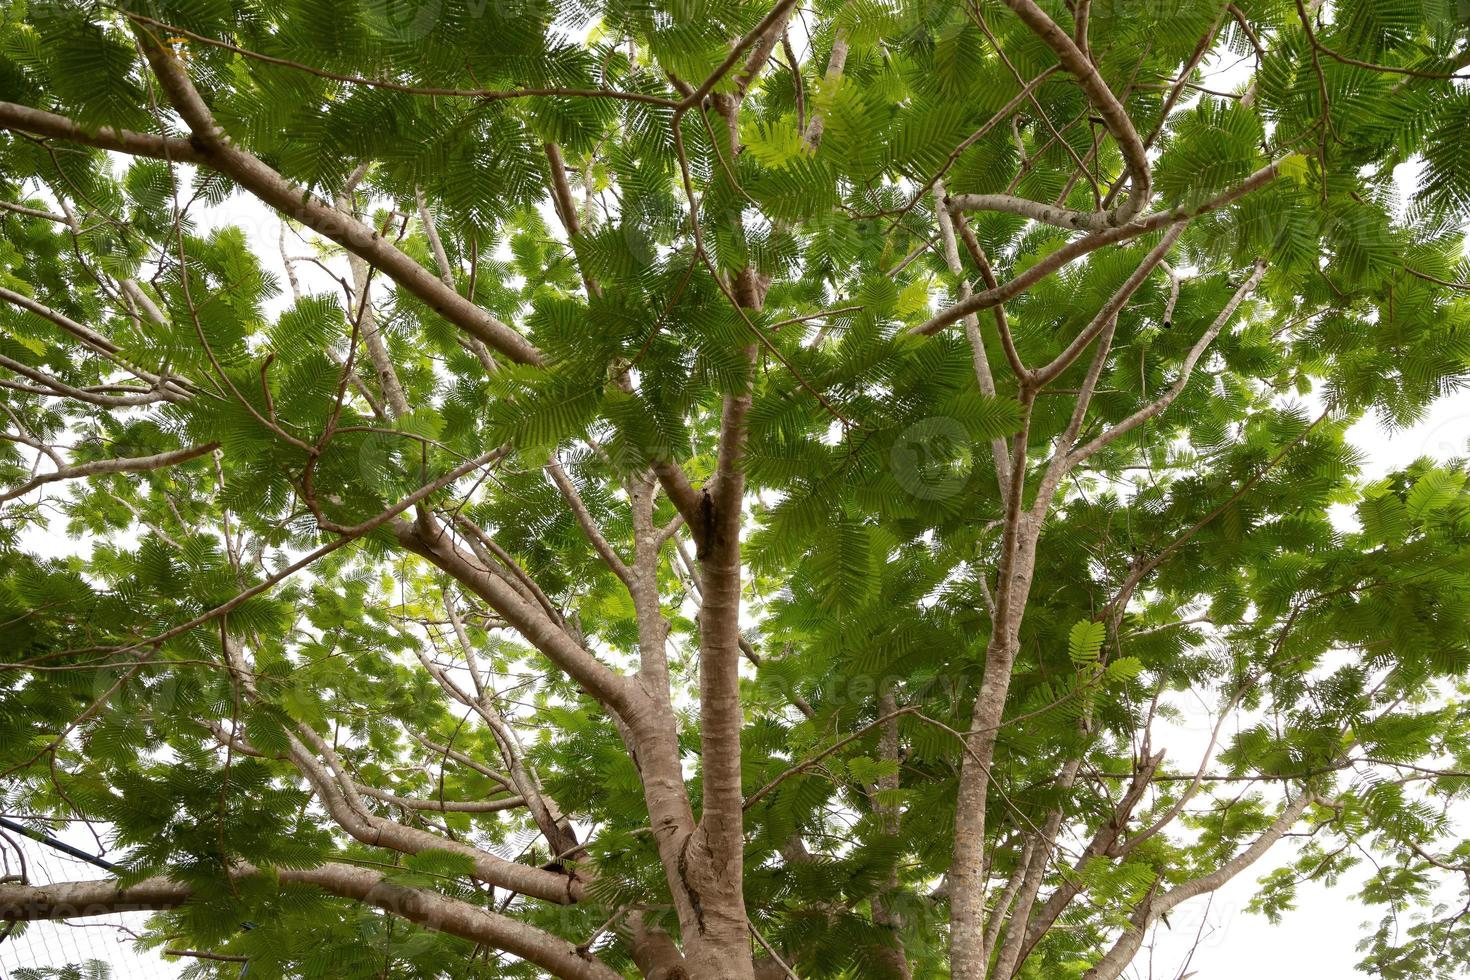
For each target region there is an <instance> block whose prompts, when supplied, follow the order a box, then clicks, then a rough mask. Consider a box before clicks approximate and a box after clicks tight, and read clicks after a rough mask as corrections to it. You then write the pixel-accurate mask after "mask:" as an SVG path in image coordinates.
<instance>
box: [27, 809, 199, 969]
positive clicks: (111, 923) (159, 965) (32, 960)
mask: <svg viewBox="0 0 1470 980" xmlns="http://www.w3.org/2000/svg"><path fill="white" fill-rule="evenodd" d="M0 834H3V838H0V877H9V876H12V875H19V876H23V878H24V880H25V881H26V882H27V883H29V884H32V885H49V884H52V883H54V882H58V881H85V880H91V879H95V878H104V877H107V871H106V870H105V869H104V868H102V867H100V866H98V865H97V864H94V863H91V862H88V861H86V860H83V859H82V858H80V857H76V856H73V855H71V854H67V853H64V852H63V851H62V850H60V849H58V848H57V847H55V846H51V845H48V844H46V843H42V842H40V841H37V840H32V839H30V838H29V837H26V836H24V835H22V834H20V833H17V832H15V831H14V830H11V829H0ZM59 843H62V844H65V845H68V846H70V847H72V848H74V849H75V850H77V851H80V852H83V853H84V854H91V855H97V854H99V853H100V852H101V851H102V850H103V847H102V846H101V844H100V843H99V842H98V841H97V840H96V839H95V838H93V837H92V835H91V834H90V833H89V832H87V831H86V830H85V829H75V830H72V831H70V832H63V833H62V834H61V839H60V841H59ZM147 917H148V915H147V913H144V912H131V913H119V914H115V915H101V916H92V917H89V918H86V919H73V920H70V921H64V922H32V923H17V924H16V925H15V926H14V928H13V929H12V931H10V932H9V934H7V935H6V936H5V938H4V939H0V980H21V978H22V977H24V974H21V975H20V976H17V971H19V970H23V969H25V968H27V967H29V968H32V969H37V968H62V967H65V966H67V965H68V964H71V965H81V964H86V963H88V962H89V961H97V962H100V963H105V964H106V965H107V968H108V969H107V976H108V977H109V978H110V980H171V978H174V977H177V976H178V975H179V973H180V971H181V969H182V967H181V966H180V965H179V964H177V963H168V962H165V961H164V959H163V958H162V957H160V956H159V955H158V954H157V953H156V952H154V951H152V950H140V949H138V948H137V946H136V944H135V942H134V940H135V939H136V937H137V936H138V935H139V934H140V933H141V929H142V924H143V922H144V920H146V919H147ZM4 930H5V925H3V924H0V932H4ZM42 975H43V976H44V975H45V974H42ZM81 975H82V976H83V977H85V976H88V975H90V974H89V972H88V971H86V970H84V971H82V973H81Z"/></svg>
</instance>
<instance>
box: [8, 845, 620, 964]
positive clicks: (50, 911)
mask: <svg viewBox="0 0 1470 980" xmlns="http://www.w3.org/2000/svg"><path fill="white" fill-rule="evenodd" d="M236 874H237V876H238V877H253V876H255V875H272V876H274V877H275V878H276V880H277V881H279V882H281V883H283V884H288V885H311V886H315V887H317V888H320V889H321V890H322V891H325V892H327V893H329V894H332V895H336V896H338V897H340V898H349V899H354V900H356V901H359V902H364V903H366V904H368V905H373V906H376V907H377V908H380V909H382V910H383V911H385V912H388V913H390V914H392V915H396V916H399V917H400V918H403V919H407V920H408V921H410V922H415V923H417V924H419V925H422V926H424V927H425V928H428V929H433V930H435V931H437V932H443V933H448V934H449V935H453V936H459V937H460V938H462V939H468V940H470V941H471V942H476V943H483V944H485V945H487V946H490V947H493V948H495V949H500V950H504V951H505V952H508V953H511V954H513V955H515V956H519V957H521V958H522V959H524V960H526V961H527V962H530V963H534V964H536V965H537V966H540V967H542V968H543V969H545V970H547V971H548V972H550V973H551V974H552V975H553V976H557V977H566V978H569V980H619V974H618V973H616V972H615V971H613V970H611V969H609V968H608V967H607V966H605V965H603V964H602V963H601V962H600V961H598V960H597V959H596V958H595V957H593V956H591V955H590V954H588V953H586V952H584V951H582V950H580V949H578V948H577V947H576V946H575V945H573V944H572V943H570V942H568V941H567V940H565V939H562V938H560V937H558V936H555V935H553V934H551V933H549V932H546V931H544V930H541V929H537V928H536V927H535V926H531V925H528V924H526V923H524V922H521V921H519V920H517V919H512V918H509V917H507V916H503V915H499V914H497V913H495V912H492V911H490V910H489V909H484V908H481V907H479V906H478V905H472V904H470V903H469V902H465V901H461V900H459V899H456V898H451V897H449V896H448V895H443V894H440V893H439V892H435V891H431V890H430V889H427V888H410V887H407V886H404V885H397V884H393V883H392V882H389V881H388V880H386V878H385V876H384V875H383V874H380V873H379V872H376V871H369V870H367V869H366V868H359V867H355V866H353V865H350V864H340V863H327V864H323V865H321V866H319V867H316V868H306V869H297V868H277V869H270V870H262V869H256V868H251V867H248V866H247V867H244V868H242V869H240V870H239V871H238V872H236ZM192 895H193V889H192V888H190V886H188V885H186V884H183V883H181V882H177V881H173V880H171V879H168V878H148V879H146V880H144V881H141V882H138V883H137V884H134V885H129V886H127V887H119V886H118V884H117V883H116V882H115V881H109V880H106V879H103V880H98V881H65V882H57V883H55V884H51V885H16V884H8V885H0V919H5V920H10V921H22V922H34V921H40V920H48V919H50V920H56V919H74V918H84V917H88V916H94V915H108V914H111V913H114V912H136V911H151V910H156V909H168V908H176V907H178V906H180V905H183V904H185V903H186V902H188V901H189V900H190V898H191V897H192Z"/></svg>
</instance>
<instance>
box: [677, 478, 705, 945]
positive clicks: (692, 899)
mask: <svg viewBox="0 0 1470 980" xmlns="http://www.w3.org/2000/svg"><path fill="white" fill-rule="evenodd" d="M704 499H706V500H708V499H709V497H708V496H706V497H705V498H704ZM692 840H694V835H693V834H690V835H689V836H688V837H685V838H684V843H683V844H682V845H680V847H679V881H680V882H681V883H682V884H683V885H684V892H685V894H687V895H688V896H689V905H690V907H691V908H693V909H694V918H695V919H696V920H698V922H699V934H700V935H704V932H705V928H704V906H703V905H702V904H701V903H700V900H699V889H697V888H695V887H694V885H692V884H691V883H690V881H689V842H690V841H692Z"/></svg>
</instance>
